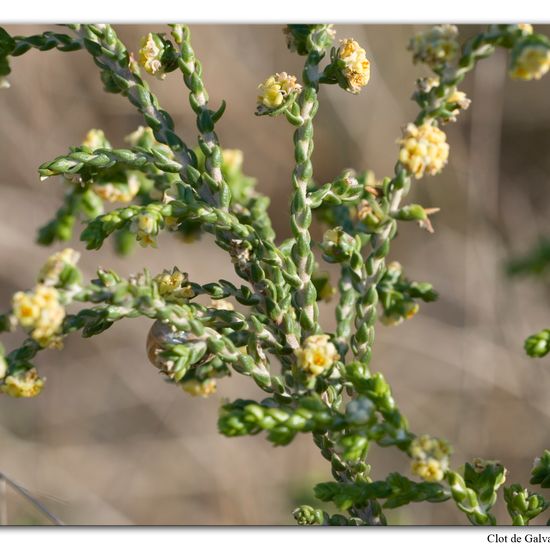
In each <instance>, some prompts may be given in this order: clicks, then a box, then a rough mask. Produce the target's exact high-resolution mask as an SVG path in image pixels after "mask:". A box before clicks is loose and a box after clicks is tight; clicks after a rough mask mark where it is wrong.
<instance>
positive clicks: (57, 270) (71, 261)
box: [38, 248, 80, 285]
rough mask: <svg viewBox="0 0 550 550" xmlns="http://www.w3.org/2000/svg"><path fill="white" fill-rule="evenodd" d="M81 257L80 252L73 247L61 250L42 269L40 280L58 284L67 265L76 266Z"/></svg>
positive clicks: (49, 283)
mask: <svg viewBox="0 0 550 550" xmlns="http://www.w3.org/2000/svg"><path fill="white" fill-rule="evenodd" d="M79 259H80V252H77V251H76V250H73V249H72V248H65V250H62V251H61V252H56V253H55V254H52V255H51V256H50V257H49V258H48V259H47V260H46V263H45V264H44V265H43V266H42V269H40V272H39V274H38V280H39V282H41V283H44V284H45V285H56V284H57V283H58V282H59V276H60V275H61V273H62V272H63V270H64V269H65V267H66V266H73V267H74V266H75V265H76V264H77V262H78V260H79Z"/></svg>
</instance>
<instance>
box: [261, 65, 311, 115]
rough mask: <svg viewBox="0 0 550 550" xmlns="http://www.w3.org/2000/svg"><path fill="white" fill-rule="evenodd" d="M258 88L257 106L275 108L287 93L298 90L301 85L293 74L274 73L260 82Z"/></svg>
mask: <svg viewBox="0 0 550 550" xmlns="http://www.w3.org/2000/svg"><path fill="white" fill-rule="evenodd" d="M258 89H259V90H260V93H259V95H258V106H259V107H264V108H267V109H277V107H280V106H281V105H282V104H283V102H284V101H285V99H286V98H287V97H288V96H289V95H291V94H294V93H297V92H299V91H300V90H301V89H302V86H301V85H300V84H298V82H297V81H296V77H295V76H292V75H289V74H287V73H276V74H274V75H272V76H270V77H269V78H268V79H267V80H266V81H265V82H263V83H262V84H260V85H259V86H258Z"/></svg>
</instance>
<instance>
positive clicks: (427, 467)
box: [411, 458, 445, 482]
mask: <svg viewBox="0 0 550 550" xmlns="http://www.w3.org/2000/svg"><path fill="white" fill-rule="evenodd" d="M411 472H412V473H413V474H414V475H417V476H418V477H421V478H422V479H424V480H425V481H432V482H435V481H441V480H442V479H443V477H444V475H445V470H443V468H442V467H441V463H440V462H439V461H438V460H436V459H435V458H428V459H427V460H413V462H412V464H411Z"/></svg>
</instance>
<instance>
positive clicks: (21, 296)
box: [12, 292, 40, 327]
mask: <svg viewBox="0 0 550 550" xmlns="http://www.w3.org/2000/svg"><path fill="white" fill-rule="evenodd" d="M12 308H13V314H14V315H15V317H16V319H17V320H18V321H19V323H20V324H21V326H22V327H31V326H33V325H34V324H35V322H36V320H37V319H38V317H39V316H40V306H38V304H36V303H35V301H34V300H33V299H32V297H31V296H29V295H28V294H26V293H25V292H17V293H15V295H14V296H13V300H12Z"/></svg>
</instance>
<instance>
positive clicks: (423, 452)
mask: <svg viewBox="0 0 550 550" xmlns="http://www.w3.org/2000/svg"><path fill="white" fill-rule="evenodd" d="M409 453H410V455H411V457H412V459H413V460H412V463H411V471H412V473H413V474H415V475H417V476H419V477H421V478H423V479H424V480H426V481H441V480H442V479H443V477H444V475H445V472H446V471H447V470H448V469H449V455H450V453H451V448H450V447H449V445H448V443H447V442H446V441H443V440H442V439H436V438H434V437H430V436H429V435H422V436H420V437H417V438H416V439H415V440H413V441H412V442H411V444H410V447H409Z"/></svg>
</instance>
